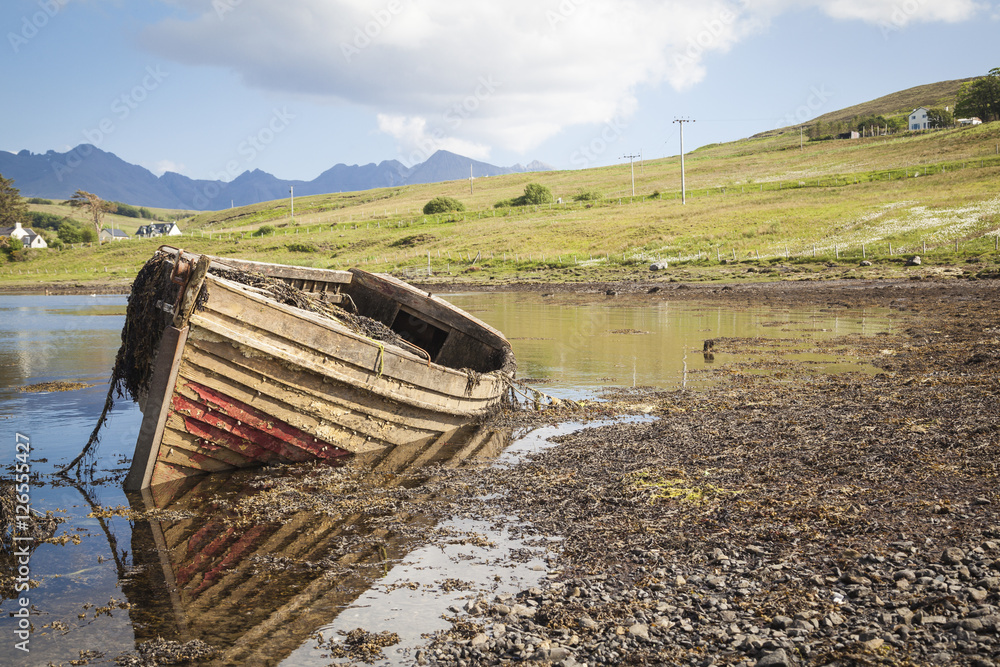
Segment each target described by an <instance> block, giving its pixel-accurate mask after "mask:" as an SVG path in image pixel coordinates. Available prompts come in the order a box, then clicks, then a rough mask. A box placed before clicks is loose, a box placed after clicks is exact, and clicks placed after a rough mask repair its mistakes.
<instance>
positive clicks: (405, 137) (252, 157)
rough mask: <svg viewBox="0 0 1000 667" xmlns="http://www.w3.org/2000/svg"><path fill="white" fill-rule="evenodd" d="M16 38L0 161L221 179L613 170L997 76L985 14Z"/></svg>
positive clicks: (477, 11) (437, 10) (419, 1)
mask: <svg viewBox="0 0 1000 667" xmlns="http://www.w3.org/2000/svg"><path fill="white" fill-rule="evenodd" d="M0 33H2V35H3V43H2V44H0V64H2V66H3V67H2V71H3V72H4V74H5V75H6V77H7V78H8V80H9V83H8V85H7V86H6V90H7V91H8V93H7V95H5V96H4V97H5V100H4V104H2V105H0V150H6V151H11V152H17V151H20V150H22V149H27V150H30V151H32V152H35V153H42V152H45V151H47V150H56V151H60V152H61V151H65V150H68V149H70V148H72V147H74V146H76V145H78V144H81V143H92V144H94V145H96V146H98V147H99V148H101V149H103V150H106V151H110V152H113V153H115V154H117V155H118V156H119V157H121V158H122V159H124V160H126V161H128V162H133V163H136V164H141V165H142V166H144V167H146V168H148V169H150V170H151V171H153V172H154V173H156V174H161V173H163V172H164V171H166V170H170V171H177V172H179V173H182V174H185V175H187V176H190V177H192V178H220V179H222V180H231V179H232V178H234V177H235V176H237V175H238V174H239V173H241V172H242V171H244V170H247V169H250V170H252V169H262V170H264V171H267V172H269V173H272V174H274V175H275V176H278V177H280V178H285V179H303V180H311V179H313V178H315V177H316V176H318V175H319V174H320V173H321V172H322V171H324V170H325V169H327V168H329V167H331V166H333V165H334V164H336V163H339V162H343V163H346V164H366V163H369V162H380V161H382V160H386V159H398V160H400V161H401V162H403V163H405V164H413V163H416V162H421V161H423V160H424V159H426V158H427V157H428V156H429V155H430V154H431V153H433V152H434V150H437V149H447V150H452V151H454V152H457V153H461V154H463V155H467V156H469V157H473V158H476V159H481V160H484V161H487V162H491V163H493V164H498V165H505V166H507V165H512V164H514V163H517V162H521V163H527V162H530V161H531V160H541V161H542V162H545V163H548V164H550V165H552V166H554V167H556V168H561V169H574V168H582V167H589V166H599V165H606V164H615V163H619V162H622V156H623V155H627V154H638V153H642V154H643V156H645V157H650V158H655V157H663V156H665V155H675V154H676V153H677V152H678V149H679V145H678V132H677V125H676V124H673V123H672V122H671V121H672V120H673V119H674V118H676V117H690V118H693V119H695V120H696V122H695V123H694V124H693V125H687V126H685V149H687V150H691V149H693V148H695V147H697V146H699V145H703V144H707V143H713V142H719V141H729V140H734V139H739V138H742V137H747V136H750V135H752V134H754V133H757V132H760V131H763V130H767V129H771V128H774V127H778V126H784V125H789V124H794V123H795V122H799V121H802V120H806V119H808V118H813V117H815V116H818V115H821V114H823V113H827V112H829V111H834V110H836V109H840V108H843V107H846V106H849V105H852V104H855V103H858V102H863V101H866V100H869V99H873V98H875V97H879V96H881V95H885V94H888V93H892V92H895V91H898V90H903V89H906V88H909V87H912V86H917V85H921V84H925V83H933V82H936V81H941V80H945V79H958V78H964V77H970V76H978V75H982V74H985V73H986V72H987V71H989V70H990V69H991V68H993V67H1000V48H998V47H997V44H998V41H997V35H998V34H1000V2H976V1H974V0H936V1H935V0H811V1H807V2H788V1H786V0H735V1H726V0H705V1H703V2H663V1H660V2H657V1H653V0H629V1H622V0H507V1H506V2H497V1H496V0H465V1H464V2H462V3H458V2H454V0H452V1H451V2H445V1H444V0H373V1H371V2H366V1H361V0H283V1H282V2H280V3H279V2H274V1H273V0H127V1H126V0H4V2H3V3H2V5H0Z"/></svg>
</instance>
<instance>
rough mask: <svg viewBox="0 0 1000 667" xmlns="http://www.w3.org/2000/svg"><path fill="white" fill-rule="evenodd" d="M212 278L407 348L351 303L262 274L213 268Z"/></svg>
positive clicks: (400, 340) (361, 333)
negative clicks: (238, 284) (252, 290)
mask: <svg viewBox="0 0 1000 667" xmlns="http://www.w3.org/2000/svg"><path fill="white" fill-rule="evenodd" d="M210 272H211V273H212V275H214V276H219V277H220V278H225V279H226V280H231V281H233V282H235V283H240V284H241V285H246V286H248V287H253V288H256V289H258V290H261V291H264V292H267V294H268V296H270V297H271V298H272V299H274V300H275V301H276V302H277V303H281V304H284V305H286V306H295V307H296V308H301V309H302V310H305V311H308V312H310V313H316V314H318V315H322V316H324V317H328V318H330V319H334V320H337V321H338V322H340V323H341V324H343V325H344V326H345V327H347V328H348V329H350V330H351V331H353V332H354V333H356V334H359V335H361V336H365V337H367V338H370V339H372V340H375V341H378V342H380V343H387V344H389V345H395V346H397V347H402V348H404V349H406V348H407V345H406V343H405V340H404V339H403V338H402V336H400V335H399V334H398V333H396V332H395V331H393V330H392V329H390V328H389V327H387V326H386V325H384V324H382V323H381V322H379V321H378V320H375V319H372V318H370V317H365V316H364V315H359V314H357V313H356V312H351V311H350V310H348V308H353V306H354V304H353V303H352V302H350V301H348V302H347V304H345V305H346V307H342V306H340V305H338V304H333V303H330V301H328V300H327V298H326V296H327V295H325V294H311V293H309V292H305V291H303V290H300V289H298V288H297V287H293V286H291V285H289V284H288V283H285V282H283V281H281V280H279V279H277V278H271V277H270V276H265V275H264V274H262V273H256V272H253V271H240V270H237V269H219V268H212V269H211V270H210Z"/></svg>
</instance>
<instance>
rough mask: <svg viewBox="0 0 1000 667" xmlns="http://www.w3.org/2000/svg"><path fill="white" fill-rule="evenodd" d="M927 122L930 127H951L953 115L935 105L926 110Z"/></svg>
mask: <svg viewBox="0 0 1000 667" xmlns="http://www.w3.org/2000/svg"><path fill="white" fill-rule="evenodd" d="M927 124H928V125H929V126H930V127H951V126H952V125H954V124H955V116H954V115H953V114H952V113H951V112H950V111H948V110H947V109H942V108H940V107H935V108H933V109H928V110H927Z"/></svg>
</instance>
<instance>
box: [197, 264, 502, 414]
mask: <svg viewBox="0 0 1000 667" xmlns="http://www.w3.org/2000/svg"><path fill="white" fill-rule="evenodd" d="M209 279H210V280H212V281H213V291H212V299H210V300H209V303H208V305H207V308H206V310H204V311H200V312H199V313H196V317H198V320H196V322H198V323H201V320H202V319H203V318H207V317H210V314H211V313H213V312H214V313H218V314H219V315H223V316H225V318H228V320H226V319H225V318H219V323H220V324H221V325H223V326H226V327H227V328H229V329H242V330H244V331H247V328H248V327H249V328H250V329H251V330H250V331H247V333H250V334H251V338H252V339H254V340H258V339H260V340H267V341H268V342H270V343H271V344H272V345H275V346H280V347H284V348H285V349H287V350H289V352H291V353H306V354H308V355H310V356H319V357H320V358H322V359H327V360H329V359H336V360H338V361H340V362H343V363H341V364H338V365H339V366H340V368H338V369H337V370H338V371H339V372H341V373H351V372H352V371H356V372H354V373H353V374H352V377H354V379H355V381H357V382H359V383H368V384H373V385H375V386H377V384H378V383H377V382H375V380H377V379H385V380H395V381H398V382H399V383H401V384H402V385H403V386H402V387H400V391H403V392H405V391H406V389H407V387H406V385H413V386H414V387H419V388H420V390H421V391H422V392H426V396H427V397H428V398H430V399H432V404H433V402H434V401H436V400H440V399H441V398H459V399H462V401H463V402H464V401H469V402H470V404H474V403H475V402H476V401H481V400H490V399H493V398H495V397H496V395H497V394H498V393H500V391H502V389H500V388H499V387H498V386H496V385H494V384H492V382H495V381H496V380H495V378H492V377H491V376H489V375H487V376H484V378H483V383H482V384H481V386H480V387H479V388H478V390H474V391H473V392H472V394H471V395H468V396H467V395H466V389H467V385H468V376H467V374H466V373H465V372H461V371H457V370H455V369H453V368H447V367H445V366H441V365H438V364H428V363H427V361H426V360H424V359H421V358H420V357H418V356H417V355H415V354H412V353H410V352H408V351H406V350H404V349H402V348H398V347H395V346H392V345H382V344H379V343H377V342H376V341H373V340H371V339H369V338H366V337H364V336H360V335H358V334H355V333H354V332H352V331H350V330H349V329H347V328H346V327H344V326H343V325H341V324H340V323H338V322H336V321H334V320H331V319H329V318H325V317H322V316H319V315H316V314H314V313H308V312H306V311H303V310H300V309H297V308H293V307H291V306H286V305H284V304H279V303H275V302H274V301H271V300H268V299H265V298H263V297H260V296H258V295H256V294H252V293H249V292H246V291H245V290H243V289H242V287H241V286H240V285H238V284H236V283H233V282H231V281H226V280H222V279H218V278H216V277H214V276H210V277H209ZM413 398H417V397H416V396H414V397H413Z"/></svg>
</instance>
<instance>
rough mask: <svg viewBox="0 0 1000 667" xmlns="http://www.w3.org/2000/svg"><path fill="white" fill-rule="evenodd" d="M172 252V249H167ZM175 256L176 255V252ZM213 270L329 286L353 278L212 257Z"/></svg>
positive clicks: (334, 272) (329, 271) (331, 272)
mask: <svg viewBox="0 0 1000 667" xmlns="http://www.w3.org/2000/svg"><path fill="white" fill-rule="evenodd" d="M165 250H166V251H167V252H170V249H165ZM173 254H175V255H176V252H174V253H173ZM184 257H185V259H196V258H197V257H198V255H195V254H193V253H184ZM212 268H219V269H237V270H239V271H252V272H254V273H262V274H264V275H265V276H270V277H272V278H280V279H282V280H285V279H288V280H296V279H301V278H308V279H310V280H313V281H316V282H319V283H324V284H329V285H340V284H346V283H349V282H351V280H352V279H353V276H351V274H350V273H349V272H347V271H337V270H335V269H314V268H311V267H307V266H288V265H285V264H271V263H269V262H255V261H252V260H248V259H237V258H235V257H225V258H220V257H212Z"/></svg>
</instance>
